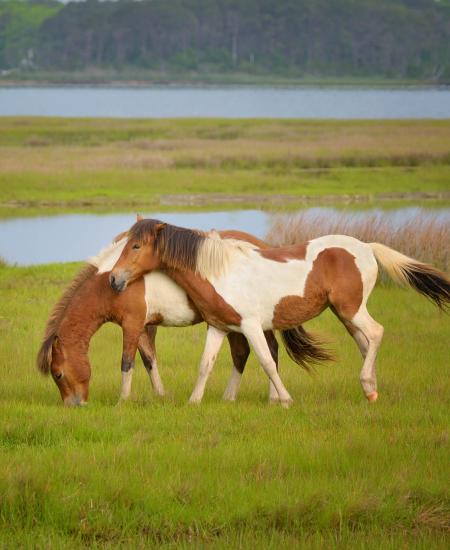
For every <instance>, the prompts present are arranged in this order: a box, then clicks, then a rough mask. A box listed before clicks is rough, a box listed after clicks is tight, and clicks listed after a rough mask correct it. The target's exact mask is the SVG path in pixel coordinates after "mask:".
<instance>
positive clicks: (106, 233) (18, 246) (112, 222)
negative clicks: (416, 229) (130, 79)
mask: <svg viewBox="0 0 450 550" xmlns="http://www.w3.org/2000/svg"><path fill="white" fill-rule="evenodd" d="M302 212H306V214H307V216H311V217H312V218H315V217H316V216H317V215H322V216H326V217H327V218H329V217H332V216H339V215H340V214H342V212H343V211H342V210H338V209H335V208H309V209H307V210H302ZM348 212H349V211H347V213H348ZM350 213H351V215H352V216H353V217H355V218H357V219H358V218H364V217H365V216H367V215H368V214H373V213H380V214H381V213H382V214H383V216H384V219H386V220H388V221H390V222H392V223H393V224H394V226H395V224H398V225H401V224H402V223H405V222H406V221H408V220H409V219H411V218H413V217H414V216H416V215H417V214H421V215H423V216H425V217H426V216H430V217H433V218H436V217H437V218H438V219H442V220H444V221H446V222H448V223H450V208H420V207H405V208H397V209H394V210H384V211H383V210H380V209H375V208H373V209H366V210H360V211H354V210H351V211H350ZM143 215H144V216H145V217H147V218H159V219H162V220H164V221H166V222H168V223H172V224H175V225H180V226H185V227H192V228H197V229H203V230H209V229H212V228H214V229H218V230H219V229H239V230H242V231H247V232H248V233H252V234H253V235H256V236H257V237H261V238H264V236H265V235H266V233H267V231H268V229H269V227H270V225H271V223H272V221H273V219H274V216H275V214H274V213H271V212H265V211H260V210H237V211H236V210H234V211H222V212H189V213H184V212H173V213H167V212H164V213H161V212H144V213H143ZM135 219H136V218H135V215H134V214H129V213H127V214H107V215H96V214H66V215H57V216H46V217H35V218H14V219H5V220H0V257H3V258H4V259H5V260H6V261H7V262H8V263H17V264H18V265H32V264H45V263H52V262H71V261H80V260H85V259H87V258H88V257H89V256H93V255H96V254H97V253H98V252H99V251H100V250H101V248H103V247H104V246H106V245H107V244H109V243H110V242H111V241H112V239H113V238H114V237H115V236H116V235H117V234H118V233H120V232H122V231H124V230H126V229H128V228H129V227H130V226H131V225H132V224H133V223H134V222H135Z"/></svg>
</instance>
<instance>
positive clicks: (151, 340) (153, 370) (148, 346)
mask: <svg viewBox="0 0 450 550" xmlns="http://www.w3.org/2000/svg"><path fill="white" fill-rule="evenodd" d="M156 330H157V328H156V327H155V326H152V325H147V326H146V327H145V329H144V332H143V333H142V334H141V335H140V337H139V343H138V350H139V354H140V356H141V358H142V362H143V363H144V367H145V370H146V371H147V373H148V375H149V376H150V382H151V384H152V387H153V390H154V392H155V393H156V394H157V395H160V396H163V395H164V394H165V391H164V386H163V383H162V380H161V377H160V376H159V370H158V364H157V361H156V345H155V337H156Z"/></svg>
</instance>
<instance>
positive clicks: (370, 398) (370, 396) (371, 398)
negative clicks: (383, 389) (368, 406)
mask: <svg viewBox="0 0 450 550" xmlns="http://www.w3.org/2000/svg"><path fill="white" fill-rule="evenodd" d="M366 397H367V401H368V402H369V403H375V401H376V400H377V399H378V392H377V391H373V392H372V393H369V394H368V395H366Z"/></svg>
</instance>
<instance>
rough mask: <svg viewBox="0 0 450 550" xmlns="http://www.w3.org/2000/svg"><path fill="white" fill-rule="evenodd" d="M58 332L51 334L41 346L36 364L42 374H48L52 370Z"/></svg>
mask: <svg viewBox="0 0 450 550" xmlns="http://www.w3.org/2000/svg"><path fill="white" fill-rule="evenodd" d="M55 338H56V334H50V336H48V337H47V338H46V339H45V340H44V341H43V342H42V344H41V347H40V348H39V351H38V354H37V359H36V366H37V368H38V370H40V371H41V372H42V374H45V375H48V374H49V372H50V365H51V364H52V353H53V342H54V341H55Z"/></svg>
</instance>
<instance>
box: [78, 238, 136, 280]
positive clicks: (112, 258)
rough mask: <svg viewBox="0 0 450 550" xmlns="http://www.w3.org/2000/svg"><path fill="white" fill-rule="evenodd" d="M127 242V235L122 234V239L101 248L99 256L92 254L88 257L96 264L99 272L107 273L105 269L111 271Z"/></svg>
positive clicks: (90, 261)
mask: <svg viewBox="0 0 450 550" xmlns="http://www.w3.org/2000/svg"><path fill="white" fill-rule="evenodd" d="M126 243H127V237H126V234H125V236H122V237H121V238H120V240H118V241H114V242H112V243H111V244H109V245H108V246H105V247H104V248H102V249H101V250H100V252H99V253H98V254H97V256H92V257H91V258H89V259H88V263H89V264H90V265H92V266H94V267H95V268H96V269H97V270H98V273H105V271H111V269H112V268H113V267H114V264H115V263H116V262H117V260H118V259H119V257H120V255H121V254H122V250H123V249H124V247H125V245H126Z"/></svg>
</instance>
